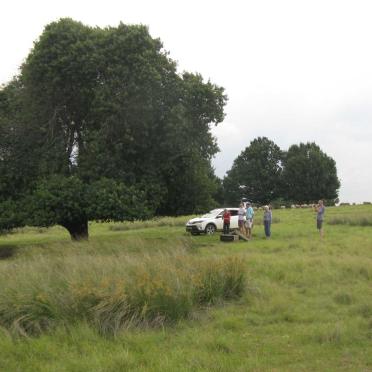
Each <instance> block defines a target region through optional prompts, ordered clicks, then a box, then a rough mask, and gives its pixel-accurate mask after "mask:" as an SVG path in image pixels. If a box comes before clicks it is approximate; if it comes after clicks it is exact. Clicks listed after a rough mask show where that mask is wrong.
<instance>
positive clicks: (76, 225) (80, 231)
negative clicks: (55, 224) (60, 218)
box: [62, 221, 89, 241]
mask: <svg viewBox="0 0 372 372" xmlns="http://www.w3.org/2000/svg"><path fill="white" fill-rule="evenodd" d="M62 226H63V227H64V228H66V229H67V230H68V232H69V233H70V236H71V240H75V241H76V240H88V237H89V235H88V221H76V222H68V223H65V224H63V225H62Z"/></svg>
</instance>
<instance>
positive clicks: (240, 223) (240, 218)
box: [238, 203, 246, 234]
mask: <svg viewBox="0 0 372 372" xmlns="http://www.w3.org/2000/svg"><path fill="white" fill-rule="evenodd" d="M245 213H246V212H245V208H244V204H243V203H240V208H239V211H238V226H239V232H240V233H241V234H244V220H245Z"/></svg>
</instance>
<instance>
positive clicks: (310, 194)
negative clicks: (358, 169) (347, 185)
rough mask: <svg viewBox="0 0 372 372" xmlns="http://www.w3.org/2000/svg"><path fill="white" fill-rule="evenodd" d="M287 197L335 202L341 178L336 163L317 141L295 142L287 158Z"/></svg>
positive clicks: (285, 171) (284, 160) (285, 168)
mask: <svg viewBox="0 0 372 372" xmlns="http://www.w3.org/2000/svg"><path fill="white" fill-rule="evenodd" d="M283 164H284V170H283V183H284V186H285V196H286V198H287V199H289V200H293V201H295V202H306V203H309V202H315V201H317V200H319V199H326V200H329V201H331V202H332V201H334V200H335V199H336V198H337V196H338V189H339V187H340V181H339V179H338V177H337V169H336V162H335V161H334V160H333V159H332V158H331V157H329V156H328V155H327V154H325V153H324V152H323V151H322V150H321V149H320V147H319V146H318V145H316V144H315V143H306V144H305V143H300V144H299V145H292V146H291V147H290V148H289V149H288V151H287V152H286V153H285V156H284V158H283Z"/></svg>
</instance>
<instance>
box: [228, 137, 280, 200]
mask: <svg viewBox="0 0 372 372" xmlns="http://www.w3.org/2000/svg"><path fill="white" fill-rule="evenodd" d="M281 160H282V151H281V150H280V148H279V147H278V146H277V145H276V144H275V143H274V142H273V141H271V140H269V139H268V138H266V137H258V138H256V139H254V140H253V141H252V142H251V143H250V145H249V146H248V147H246V148H245V150H244V151H242V152H241V154H240V155H239V156H238V157H237V158H236V159H235V160H234V163H233V166H232V168H231V169H230V170H229V171H228V172H227V175H226V177H225V178H224V180H223V186H224V192H225V200H226V201H227V202H229V203H235V204H236V203H239V201H240V200H241V199H242V197H244V196H248V197H249V198H250V199H252V200H253V201H255V202H256V203H260V204H263V203H268V202H270V201H271V200H273V199H275V198H277V197H279V193H280V190H281V172H282V167H281Z"/></svg>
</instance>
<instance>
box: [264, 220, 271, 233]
mask: <svg viewBox="0 0 372 372" xmlns="http://www.w3.org/2000/svg"><path fill="white" fill-rule="evenodd" d="M264 226H265V235H266V236H267V237H269V236H270V235H271V231H270V228H271V222H270V221H264Z"/></svg>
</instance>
